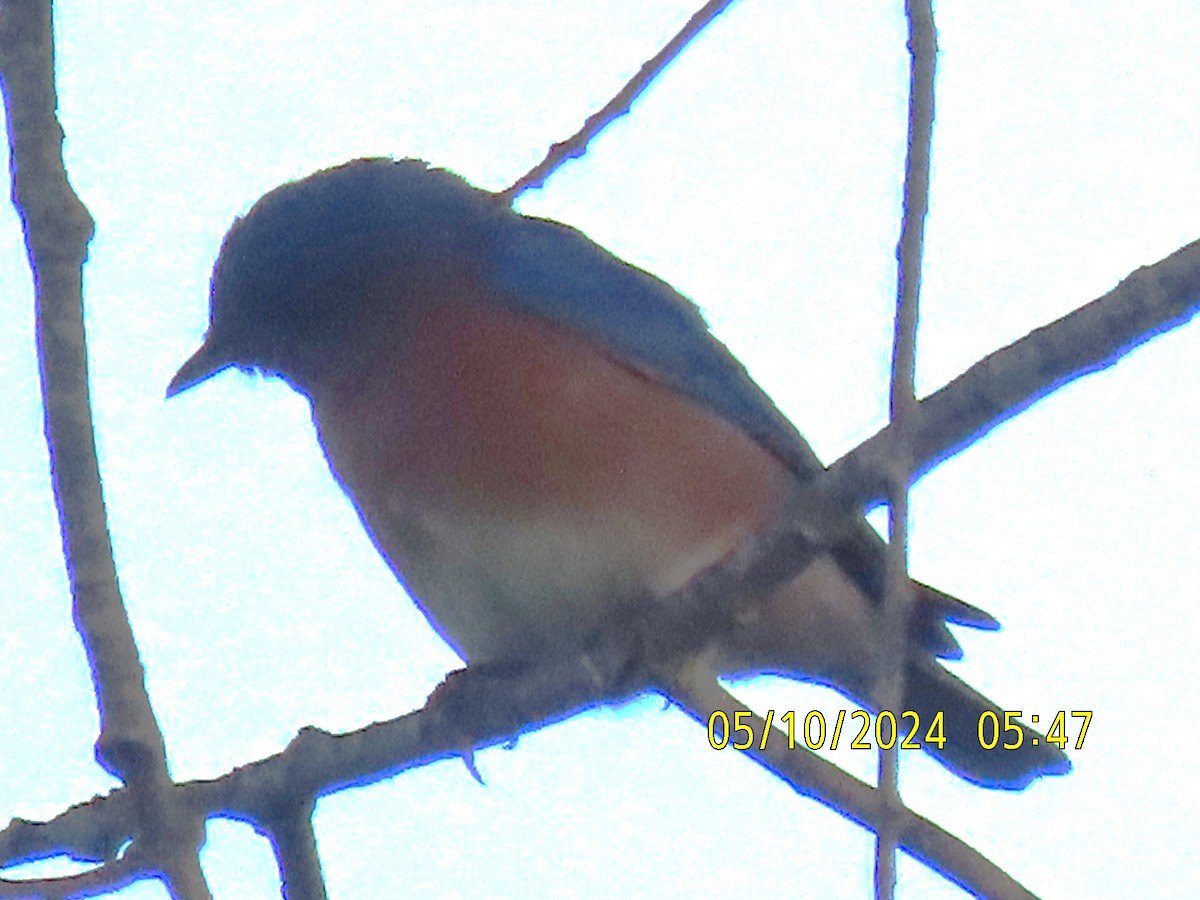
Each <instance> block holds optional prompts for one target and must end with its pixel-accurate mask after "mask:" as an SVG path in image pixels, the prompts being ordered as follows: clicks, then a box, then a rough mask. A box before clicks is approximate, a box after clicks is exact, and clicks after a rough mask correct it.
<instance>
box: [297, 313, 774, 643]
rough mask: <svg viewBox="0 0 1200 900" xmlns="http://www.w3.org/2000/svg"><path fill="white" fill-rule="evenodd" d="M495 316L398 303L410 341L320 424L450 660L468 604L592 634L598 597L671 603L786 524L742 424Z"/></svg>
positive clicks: (766, 463) (765, 460)
mask: <svg viewBox="0 0 1200 900" xmlns="http://www.w3.org/2000/svg"><path fill="white" fill-rule="evenodd" d="M486 301H487V298H484V297H478V296H476V297H470V298H464V299H457V300H454V301H444V300H443V301H439V302H428V303H421V304H409V306H408V307H407V308H406V309H405V312H404V316H403V318H404V325H403V329H402V330H403V332H404V333H405V334H407V336H408V337H407V338H406V339H405V340H403V341H399V342H397V343H396V344H394V347H393V350H394V352H391V353H389V354H384V356H385V357H386V358H380V359H378V360H376V361H374V362H373V363H372V366H371V370H370V372H369V373H368V376H367V377H366V378H365V379H363V380H362V381H361V382H359V383H358V384H356V385H354V386H353V387H352V388H346V389H343V390H342V391H340V392H339V393H338V394H337V395H334V396H330V397H327V398H322V399H319V400H317V401H316V402H315V408H314V411H315V414H316V418H317V421H318V425H319V427H320V430H321V434H322V439H323V442H324V444H325V447H326V452H327V454H328V456H329V459H330V463H331V465H332V466H333V468H334V470H335V471H336V472H337V473H338V475H339V477H340V478H341V479H342V481H343V484H344V485H345V486H346V488H347V490H348V491H349V492H350V494H351V496H352V498H353V499H354V500H355V502H356V504H357V505H358V507H359V510H360V513H361V514H362V515H363V518H364V521H365V522H366V523H367V525H368V527H369V528H370V530H371V531H372V532H373V533H374V536H375V539H376V543H377V544H378V545H379V547H380V549H381V550H382V551H383V552H384V554H385V555H386V556H387V557H388V558H389V560H390V561H391V562H392V564H393V566H394V568H396V569H397V571H398V573H399V574H401V576H402V577H403V578H404V579H405V580H406V581H408V582H409V584H410V587H411V588H413V590H414V592H415V593H417V594H418V595H419V599H420V600H421V601H422V604H423V606H424V607H425V609H426V612H427V613H428V614H429V615H430V616H431V618H432V619H434V620H435V622H436V623H438V624H439V625H440V626H441V628H442V629H443V631H444V632H448V634H447V636H448V637H449V638H450V639H451V642H452V643H456V644H457V645H460V646H465V647H466V648H467V650H468V651H470V650H471V648H472V645H479V644H481V639H482V636H476V637H477V638H479V639H473V638H472V636H471V635H469V634H461V635H460V634H456V633H455V632H462V631H467V632H469V631H471V630H472V625H471V619H472V615H473V613H472V612H471V609H470V608H469V607H470V606H471V605H472V604H473V605H475V606H478V605H479V604H482V603H488V604H491V608H490V609H491V614H492V615H494V616H499V617H500V618H501V619H503V618H504V617H505V616H506V615H507V614H506V613H505V612H504V611H503V607H504V605H505V604H506V603H508V604H511V605H512V608H513V612H512V615H511V616H510V618H515V619H519V620H521V621H520V625H521V627H522V628H534V629H535V630H536V629H537V628H538V627H539V626H538V622H540V621H542V620H545V627H546V628H547V629H553V628H555V627H558V625H556V624H555V621H554V620H555V615H547V614H545V613H546V610H544V609H543V610H541V611H540V612H539V611H536V610H535V609H534V608H533V607H530V606H528V604H529V603H535V602H541V603H543V605H545V603H546V602H551V603H553V604H556V607H555V608H556V609H557V610H558V615H559V617H560V618H563V617H566V618H572V619H575V620H577V624H578V623H579V622H583V623H585V624H586V622H587V621H588V620H590V619H591V618H594V616H593V615H592V613H593V612H594V608H599V606H600V605H602V604H603V603H604V602H605V600H606V599H614V598H605V597H603V596H602V595H603V594H605V593H611V592H613V591H618V592H621V593H630V594H634V593H647V592H653V593H665V592H666V591H669V590H672V589H674V588H676V587H679V586H682V585H683V584H684V583H685V582H686V581H687V580H688V579H689V578H690V577H691V576H692V575H694V574H695V573H696V572H698V571H700V570H701V569H703V568H705V567H706V566H708V565H710V564H712V563H714V562H716V561H718V560H719V559H721V558H722V557H723V556H725V555H726V554H727V553H729V552H730V551H731V550H732V549H733V548H734V547H735V546H736V545H737V544H738V543H739V542H740V541H741V540H742V539H744V538H745V537H746V536H748V535H749V534H750V533H752V532H753V531H755V530H757V529H760V528H762V527H763V526H765V525H766V524H767V523H768V522H769V520H770V519H771V517H773V516H774V515H775V514H776V513H777V512H778V509H779V505H778V504H779V499H780V498H781V497H782V496H783V494H784V488H785V486H786V484H787V482H788V479H789V477H790V476H789V475H788V473H787V471H786V470H785V469H784V467H783V466H782V464H781V463H779V461H778V460H776V459H775V458H774V457H772V456H771V455H770V454H769V453H767V452H766V451H765V450H763V449H762V448H761V447H760V446H759V445H758V444H756V443H755V442H754V441H753V440H751V439H750V438H749V437H747V436H746V435H745V434H744V433H743V432H742V431H740V430H739V429H738V428H737V427H736V426H734V425H731V424H729V423H728V422H726V421H725V420H724V419H722V418H720V417H719V416H716V415H714V414H712V413H710V412H708V411H706V410H705V409H702V408H701V407H699V406H698V405H696V404H694V403H692V402H691V401H689V400H687V399H685V398H683V397H681V396H679V395H677V394H676V393H674V392H673V391H671V390H669V389H668V388H666V387H664V386H662V385H661V384H659V383H657V382H656V381H655V380H654V379H653V377H651V376H649V375H646V374H643V373H640V372H638V371H635V370H634V369H631V368H629V367H627V366H626V365H623V364H622V363H620V362H618V361H616V360H614V359H613V358H611V357H610V356H608V355H607V354H605V353H604V352H603V351H602V350H601V349H600V348H598V347H597V346H595V345H594V344H592V343H591V342H590V341H589V340H587V339H586V338H585V337H583V336H580V335H578V334H575V333H573V332H571V331H569V330H568V329H566V328H564V327H562V326H558V325H554V324H551V323H547V322H544V321H541V320H538V319H535V318H533V317H529V316H524V315H520V314H517V313H515V312H513V311H511V310H509V309H507V308H505V307H503V306H501V305H499V304H498V303H495V302H492V303H488V302H486ZM539 541H541V542H543V543H544V544H545V545H546V550H545V552H538V549H537V548H536V547H534V546H532V545H533V544H534V543H536V542H539ZM435 558H436V559H435ZM473 592H474V593H475V594H477V595H478V596H477V597H475V598H474V599H471V597H470V596H469V595H471V594H472V593H473ZM452 593H455V594H457V595H459V596H458V597H450V596H449V595H450V594H452ZM508 594H512V595H513V596H511V597H510V596H506V595H508ZM517 594H523V595H531V594H532V595H538V594H543V595H551V594H553V595H554V596H553V598H551V599H550V600H547V599H546V598H545V597H543V598H542V599H541V600H537V599H536V597H535V598H534V600H527V599H526V598H524V597H517V596H516V595H517ZM564 595H565V597H564ZM462 597H466V598H467V599H466V600H463V599H461V598H462ZM463 603H465V604H467V607H468V608H465V609H463V608H460V607H461V606H462V604H463ZM498 609H499V610H500V611H499V612H497V610H498ZM439 610H441V611H439ZM477 618H480V617H477ZM484 618H486V617H484ZM488 627H489V628H491V629H492V631H493V632H494V631H496V630H497V629H502V624H497V623H495V622H493V623H492V624H491V625H490V626H488ZM499 640H500V643H501V644H503V642H504V640H505V639H504V638H500V639H499ZM482 643H484V644H486V643H488V641H486V640H483V641H482ZM480 649H481V650H482V649H484V648H483V647H480ZM501 649H503V648H501ZM476 655H477V654H476ZM490 655H494V654H490Z"/></svg>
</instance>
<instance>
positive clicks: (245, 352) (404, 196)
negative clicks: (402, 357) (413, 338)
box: [167, 158, 512, 397]
mask: <svg viewBox="0 0 1200 900" xmlns="http://www.w3.org/2000/svg"><path fill="white" fill-rule="evenodd" d="M506 213H507V214H508V215H511V214H512V213H511V212H510V211H509V209H508V207H507V206H506V205H505V204H504V203H503V202H501V201H499V200H498V199H497V197H496V195H495V194H492V193H489V192H487V191H483V190H479V189H477V188H475V187H472V186H471V185H470V184H468V183H467V182H466V181H465V180H463V179H462V178H460V177H459V176H457V175H455V174H453V173H451V172H447V171H445V170H441V169H432V168H430V167H429V166H428V164H427V163H425V162H422V161H420V160H415V159H404V160H399V161H396V160H392V159H386V158H372V159H356V160H353V161H351V162H348V163H344V164H343V165H340V166H335V167H333V168H330V169H324V170H322V171H319V172H316V173H315V174H313V175H309V176H308V177H306V178H303V179H300V180H299V181H293V182H289V183H287V184H284V185H281V186H280V187H277V188H275V189H274V190H272V191H270V192H269V193H267V194H265V195H264V196H263V197H262V198H261V199H260V200H259V201H258V202H257V203H255V204H254V206H253V207H251V209H250V211H249V212H248V213H247V214H246V215H245V216H242V217H239V218H238V219H236V220H235V221H234V223H233V226H232V227H231V228H230V229H229V233H228V234H226V235H225V240H224V241H223V242H222V244H221V251H220V254H219V255H218V257H217V262H216V265H215V266H214V268H213V275H212V283H211V288H210V313H209V328H208V332H207V333H206V335H205V338H204V342H203V344H201V346H200V349H198V350H197V351H196V352H195V353H194V354H193V355H192V356H191V357H190V358H189V359H188V360H187V362H185V363H184V364H183V366H182V367H180V369H179V371H178V372H177V373H176V374H175V377H174V378H173V379H172V380H171V383H170V385H169V386H168V388H167V396H168V397H172V396H174V395H176V394H178V393H180V392H182V391H185V390H187V389H188V388H190V387H193V386H195V385H197V384H199V383H200V382H202V381H204V380H206V379H207V378H209V377H211V376H212V375H215V374H216V373H217V372H220V371H222V370H224V369H227V368H229V367H231V366H237V367H239V368H243V369H246V370H258V371H261V372H264V373H266V374H272V375H279V376H282V377H283V378H284V379H285V380H286V381H288V383H289V384H291V385H292V386H293V387H295V388H297V389H298V390H300V391H301V392H303V393H306V394H311V389H312V387H313V385H314V383H315V382H318V381H319V380H320V379H321V378H323V377H327V376H328V374H329V373H330V371H331V369H337V368H339V367H346V366H349V365H352V364H353V362H354V360H352V359H347V358H345V353H344V351H346V350H347V349H348V348H350V347H354V346H361V345H362V344H363V343H364V342H362V341H361V340H360V341H358V342H349V341H346V340H345V338H346V337H347V336H348V335H349V334H350V333H351V332H352V331H356V330H357V331H358V332H360V334H359V336H360V337H361V331H362V328H361V327H360V328H358V329H356V327H355V326H356V325H358V326H363V323H364V319H369V318H370V317H371V316H372V315H375V314H377V313H379V312H380V310H379V309H378V306H379V303H380V302H384V301H383V300H381V299H380V298H381V297H384V296H386V298H387V301H386V302H398V301H397V298H401V300H400V301H399V302H402V298H403V297H404V296H405V285H406V284H407V285H408V290H411V291H413V292H415V291H417V290H419V283H420V282H421V281H422V280H423V279H429V278H431V277H436V273H437V272H438V271H439V270H443V269H446V268H448V267H452V266H457V267H462V266H470V265H471V259H472V258H473V255H474V254H475V253H477V252H478V249H479V247H480V246H481V245H482V244H484V243H486V241H487V237H488V234H489V233H490V231H491V229H492V228H494V227H496V225H497V224H498V223H499V222H500V221H501V219H502V217H503V216H504V215H505V214H506ZM385 276H386V277H387V278H389V279H391V280H392V281H393V282H397V281H398V282H400V284H399V285H393V286H392V288H391V289H390V290H388V291H386V292H382V293H381V292H379V291H375V290H373V289H372V288H373V286H375V285H377V282H378V281H379V279H380V278H382V277H385ZM373 300H374V302H373ZM369 326H370V322H369V321H367V323H366V326H365V327H368V328H369Z"/></svg>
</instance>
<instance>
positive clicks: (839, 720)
mask: <svg viewBox="0 0 1200 900" xmlns="http://www.w3.org/2000/svg"><path fill="white" fill-rule="evenodd" d="M1022 715H1023V713H1022V712H1021V711H1020V710H1003V711H1000V712H993V711H992V710H990V709H989V710H984V711H983V713H981V714H980V716H979V721H978V728H977V737H978V739H979V746H980V747H982V748H983V749H984V750H995V749H1001V750H1016V749H1018V748H1020V747H1022V746H1024V744H1025V741H1026V740H1029V741H1030V742H1031V743H1032V744H1033V745H1034V746H1037V745H1038V743H1040V742H1042V741H1045V742H1046V743H1047V744H1054V745H1056V746H1057V747H1058V749H1060V750H1065V749H1066V748H1067V744H1068V743H1069V742H1070V738H1069V737H1068V736H1067V728H1068V719H1067V715H1068V714H1067V712H1066V710H1061V709H1060V710H1059V711H1058V712H1056V713H1055V714H1054V716H1053V718H1052V719H1051V722H1050V728H1049V730H1048V731H1047V732H1046V734H1045V736H1044V737H1043V736H1040V735H1039V736H1028V737H1027V729H1026V728H1025V726H1024V725H1023V724H1022V723H1020V722H1018V721H1017V720H1018V719H1020V718H1021V716H1022ZM847 717H848V718H849V720H850V725H849V728H847V727H846V725H847V722H846V719H847ZM1070 717H1071V718H1070V724H1071V725H1072V726H1074V725H1075V724H1076V720H1077V719H1082V720H1083V724H1082V726H1081V727H1080V728H1079V736H1078V737H1077V738H1076V739H1075V749H1076V750H1082V749H1083V739H1084V738H1085V737H1086V736H1087V730H1088V726H1089V725H1091V724H1092V711H1091V710H1088V709H1075V710H1071V712H1070ZM775 719H776V715H775V710H773V709H768V710H767V714H766V716H765V717H764V718H763V719H761V720H757V723H761V731H756V727H755V726H756V724H757V723H756V717H755V715H754V713H752V712H750V711H749V710H744V709H743V710H739V711H737V712H735V713H734V714H733V722H732V723H731V722H730V720H729V715H728V713H725V712H724V711H722V710H717V711H716V712H714V713H713V714H712V715H710V716H709V717H708V743H709V746H711V747H712V748H713V749H714V750H724V749H725V748H726V747H733V748H734V749H735V750H749V749H750V748H751V747H755V746H757V747H758V749H759V750H766V749H767V738H768V737H769V736H771V735H772V734H775V735H780V732H778V731H776V730H775V729H773V728H772V723H773V722H774V721H775ZM778 719H779V724H780V726H781V727H782V728H783V729H784V734H786V737H787V745H788V749H789V750H794V749H795V748H796V744H797V741H796V735H797V732H799V734H800V741H801V742H803V744H804V745H805V746H806V747H808V749H809V750H820V749H822V748H824V749H828V750H837V749H838V747H839V746H841V743H842V740H843V739H844V738H847V737H849V735H851V734H853V737H850V738H849V741H850V743H849V746H850V749H852V750H872V749H874V748H876V747H878V748H880V749H881V750H890V749H891V748H892V747H894V746H895V745H896V741H897V740H899V741H900V749H902V750H923V749H924V748H925V747H926V746H932V747H937V748H938V749H939V750H941V749H942V748H944V747H945V746H946V733H945V731H946V729H945V713H943V712H940V711H939V712H937V713H934V715H933V718H932V719H931V720H930V721H929V722H927V723H926V722H922V721H921V717H920V715H918V714H917V713H916V712H914V711H913V710H911V709H909V710H905V711H904V712H902V713H900V715H899V716H897V715H896V714H895V713H894V712H891V711H890V710H886V709H885V710H881V711H880V712H879V714H878V715H876V716H874V717H872V715H871V713H869V712H868V711H867V710H865V709H855V710H845V709H839V710H838V712H837V716H836V717H835V718H834V721H833V723H832V725H830V723H829V721H828V720H827V718H826V716H825V714H824V713H823V712H821V711H820V710H817V709H814V710H811V711H809V712H808V713H806V714H805V715H804V717H803V719H801V718H800V716H799V714H798V713H797V712H796V711H795V710H788V711H787V712H784V713H781V714H780V715H779V716H778ZM1039 719H1040V716H1038V715H1037V713H1033V714H1032V715H1030V717H1029V721H1030V722H1032V723H1033V724H1035V725H1036V724H1037V723H1038V721H1039ZM872 723H873V724H872ZM872 740H873V741H874V742H873V743H872Z"/></svg>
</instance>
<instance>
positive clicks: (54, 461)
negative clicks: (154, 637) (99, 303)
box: [0, 0, 209, 898]
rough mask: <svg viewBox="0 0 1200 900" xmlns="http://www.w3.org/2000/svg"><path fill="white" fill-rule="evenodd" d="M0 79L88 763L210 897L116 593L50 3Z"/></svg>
mask: <svg viewBox="0 0 1200 900" xmlns="http://www.w3.org/2000/svg"><path fill="white" fill-rule="evenodd" d="M0 74H2V78H3V90H4V104H5V114H6V116H7V123H8V133H9V140H10V146H11V155H10V158H9V169H10V172H11V175H12V184H13V203H14V205H15V206H16V208H17V212H18V213H19V215H20V216H21V220H22V223H23V225H24V231H25V246H26V249H27V253H28V256H29V264H30V269H31V271H32V272H33V276H34V284H35V288H36V315H37V346H38V359H39V362H40V364H41V365H40V371H41V379H42V402H43V409H44V410H45V414H44V415H45V434H46V443H47V448H48V450H49V458H50V472H51V479H52V482H53V486H54V497H55V502H56V505H57V507H58V517H59V525H60V528H61V530H62V542H63V555H64V558H65V561H66V566H67V572H68V575H69V578H70V584H71V594H72V598H73V601H74V618H75V627H76V629H77V630H78V631H79V636H80V639H81V640H82V641H83V646H84V650H85V652H86V653H87V659H88V665H89V667H90V669H91V673H92V683H93V686H94V690H95V692H96V701H97V705H98V708H99V711H100V735H99V737H98V739H97V741H96V757H97V759H98V760H99V762H100V763H101V764H102V765H103V766H104V767H105V768H106V769H107V770H108V771H109V772H111V773H112V774H114V775H116V776H117V777H119V778H120V779H121V780H122V781H124V782H125V783H126V784H127V785H129V788H130V791H131V793H132V795H133V798H134V804H133V805H134V809H135V810H136V813H137V818H138V831H139V834H145V835H148V836H152V837H151V840H152V842H153V844H154V846H155V847H157V848H159V849H160V850H164V851H165V852H166V855H165V856H164V857H163V861H162V864H163V868H164V869H165V870H166V871H167V872H168V873H169V874H171V875H174V876H175V877H176V879H177V881H176V883H173V884H172V889H173V890H174V891H175V893H176V896H179V897H196V898H203V897H208V896H209V893H208V889H207V887H206V886H205V885H204V879H203V876H202V875H200V868H199V862H198V860H197V859H196V856H195V850H196V848H197V847H198V846H199V844H200V843H201V841H202V840H203V834H204V821H203V819H199V820H190V819H185V818H179V817H176V816H173V815H171V812H172V806H171V803H170V800H171V789H172V788H171V779H170V776H169V774H168V772H167V763H166V749H165V746H164V744H163V737H162V732H161V731H160V729H159V727H158V722H157V720H156V719H155V716H154V711H153V709H152V708H151V706H150V698H149V697H148V696H147V694H146V688H145V673H144V671H143V669H142V664H141V660H140V658H139V657H138V651H137V645H136V644H135V643H134V639H133V631H132V629H131V628H130V626H129V618H128V616H127V615H126V612H125V605H124V602H123V600H122V599H121V594H120V589H119V588H118V586H117V572H116V565H115V563H114V561H113V553H112V541H111V539H110V537H109V532H108V523H107V517H106V514H105V509H104V497H103V492H102V489H101V485H100V470H99V465H98V463H97V460H96V446H95V439H94V432H93V425H92V413H91V403H90V399H89V396H88V370H87V345H86V337H85V335H84V328H83V263H84V261H85V259H86V258H87V245H88V242H89V241H90V240H91V236H92V232H93V230H94V226H93V222H92V218H91V216H90V215H89V213H88V211H87V209H86V208H85V207H84V206H83V204H82V203H81V202H80V200H79V198H78V196H76V194H75V192H74V191H73V190H72V189H71V185H70V183H69V182H68V180H67V173H66V168H65V165H64V163H63V158H62V142H63V131H62V126H61V125H60V124H59V121H58V117H57V115H56V110H57V104H58V99H57V93H56V89H55V85H54V38H53V27H52V21H51V4H50V2H49V0H8V2H6V3H5V4H4V7H3V10H2V15H0Z"/></svg>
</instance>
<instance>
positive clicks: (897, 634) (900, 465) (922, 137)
mask: <svg viewBox="0 0 1200 900" xmlns="http://www.w3.org/2000/svg"><path fill="white" fill-rule="evenodd" d="M905 16H906V18H907V21H908V53H909V57H910V63H909V85H908V153H907V158H906V160H905V166H904V213H903V217H902V219H901V224H900V241H899V244H898V246H897V247H896V257H897V261H898V263H899V265H898V276H897V279H896V325H895V337H894V339H893V344H892V384H891V413H892V427H893V428H894V429H895V430H896V433H897V434H899V435H900V436H901V437H903V436H905V435H907V434H908V429H909V427H910V424H911V421H912V418H913V416H914V414H915V412H916V407H917V396H916V382H915V375H916V359H917V321H918V318H919V315H920V294H921V262H922V255H923V250H924V243H925V216H926V213H927V212H928V209H929V155H930V146H931V144H932V141H933V117H934V75H935V67H936V64H937V31H936V29H935V27H934V21H933V9H932V6H931V5H930V3H929V0H908V2H906V3H905ZM893 450H894V452H893V453H892V454H891V457H890V459H889V460H888V466H887V472H888V478H887V480H888V487H889V491H888V494H889V497H888V499H889V503H888V511H889V515H888V524H889V529H888V534H889V544H888V551H887V590H886V591H885V602H884V614H883V622H884V626H883V637H884V640H885V642H886V652H885V654H884V659H885V660H886V661H887V667H886V671H884V672H883V673H882V677H881V678H880V680H879V690H878V695H879V697H878V703H879V707H880V709H887V710H893V711H895V712H896V713H899V712H900V711H901V710H903V709H904V708H905V707H904V696H905V680H906V676H905V663H906V661H907V649H906V645H907V642H908V635H909V634H910V628H909V622H910V620H911V618H912V614H913V592H912V586H911V582H910V581H909V579H908V491H909V483H910V482H911V480H912V462H911V459H910V457H909V454H908V450H907V447H906V446H905V445H904V443H903V442H902V441H901V442H898V443H897V444H896V445H895V446H894V447H893ZM895 737H896V735H893V742H892V745H891V746H890V747H888V748H886V749H881V750H880V753H879V779H878V783H879V789H880V791H881V793H882V797H883V807H884V809H885V810H887V811H889V813H893V812H897V811H899V810H901V809H902V808H903V805H904V804H903V802H902V800H901V798H900V783H899V777H900V771H899V766H900V751H899V749H898V748H897V746H896V745H897V743H898V741H896V740H895ZM883 824H884V827H883V828H881V829H880V830H879V831H877V832H876V841H875V896H876V898H877V900H892V897H894V896H895V893H896V849H897V846H898V842H899V838H900V835H899V824H898V821H897V817H896V816H894V815H891V814H888V815H886V816H885V817H884V823H883Z"/></svg>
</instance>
